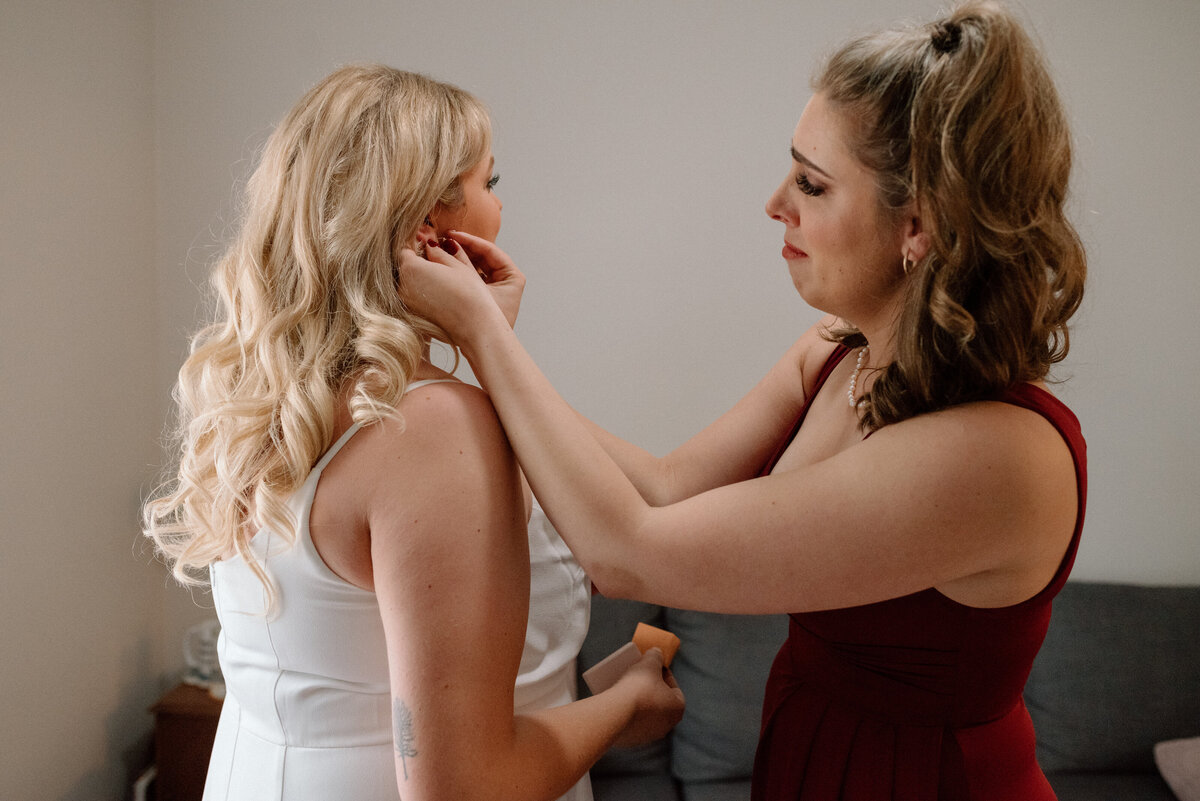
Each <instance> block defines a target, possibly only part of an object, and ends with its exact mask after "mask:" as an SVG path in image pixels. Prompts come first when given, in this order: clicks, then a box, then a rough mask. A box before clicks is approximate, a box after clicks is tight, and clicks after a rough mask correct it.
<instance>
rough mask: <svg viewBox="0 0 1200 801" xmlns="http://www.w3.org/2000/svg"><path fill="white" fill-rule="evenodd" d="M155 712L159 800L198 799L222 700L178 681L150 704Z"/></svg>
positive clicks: (215, 734) (215, 732) (195, 800)
mask: <svg viewBox="0 0 1200 801" xmlns="http://www.w3.org/2000/svg"><path fill="white" fill-rule="evenodd" d="M150 711H151V712H153V713H154V758H155V762H156V764H157V766H158V777H157V778H156V779H155V781H154V785H155V787H156V788H157V790H156V794H155V798H157V799H158V801H200V797H201V796H202V795H203V793H204V777H205V775H206V774H207V773H208V758H209V756H210V755H211V754H212V746H213V740H214V739H215V738H216V736H217V719H218V718H219V717H220V716H221V701H220V700H218V699H216V698H213V697H212V695H211V694H209V692H208V690H206V689H205V688H203V687H194V686H192V685H190V684H180V685H179V686H178V687H176V688H175V689H173V690H171V691H170V692H169V693H167V694H166V695H164V696H163V697H162V698H160V699H159V700H158V702H157V703H156V704H155V705H154V706H152V707H150Z"/></svg>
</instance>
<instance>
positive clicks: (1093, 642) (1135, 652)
mask: <svg viewBox="0 0 1200 801" xmlns="http://www.w3.org/2000/svg"><path fill="white" fill-rule="evenodd" d="M1198 633H1200V587H1144V586H1136V585H1129V584H1108V583H1098V582H1082V581H1081V582H1068V583H1067V585H1066V587H1064V588H1063V590H1062V592H1061V593H1060V594H1059V596H1058V598H1056V599H1055V601H1054V609H1053V614H1052V616H1051V619H1050V628H1049V631H1048V632H1047V635H1046V641H1045V643H1044V644H1043V646H1042V649H1041V652H1040V653H1039V654H1038V656H1037V659H1036V660H1035V661H1034V664H1033V670H1032V672H1031V673H1030V676H1029V681H1028V683H1027V684H1026V687H1025V702H1026V704H1027V705H1028V707H1029V713H1030V715H1031V716H1032V717H1033V723H1034V729H1035V731H1036V732H1037V740H1038V743H1037V750H1038V761H1039V762H1040V763H1041V765H1042V768H1043V769H1044V770H1045V771H1046V772H1047V773H1053V772H1059V771H1065V772H1080V771H1111V772H1134V771H1146V772H1152V771H1154V770H1155V766H1154V756H1153V748H1154V744H1155V743H1157V742H1160V741H1162V740H1169V739H1175V738H1181V737H1187V736H1189V735H1194V734H1195V733H1196V731H1195V730H1196V725H1197V721H1200V636H1198ZM1155 778H1157V777H1155ZM1109 797H1117V796H1109Z"/></svg>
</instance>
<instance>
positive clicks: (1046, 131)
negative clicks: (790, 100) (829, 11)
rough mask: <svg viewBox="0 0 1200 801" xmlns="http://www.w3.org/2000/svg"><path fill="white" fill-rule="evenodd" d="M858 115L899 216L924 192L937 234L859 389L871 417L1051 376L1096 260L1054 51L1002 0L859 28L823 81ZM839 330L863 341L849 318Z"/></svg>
mask: <svg viewBox="0 0 1200 801" xmlns="http://www.w3.org/2000/svg"><path fill="white" fill-rule="evenodd" d="M813 88H814V90H815V91H817V92H819V93H821V94H822V95H823V96H824V97H825V98H826V99H827V100H828V101H829V102H830V103H831V105H832V107H833V108H834V110H835V111H836V112H838V113H839V116H840V117H841V119H842V120H843V121H844V122H845V123H847V126H846V130H847V131H848V132H849V136H850V140H851V141H850V149H851V152H853V153H854V154H855V155H856V156H857V157H858V159H859V160H860V161H861V162H862V163H863V164H864V165H865V166H866V167H868V168H869V169H870V170H872V171H873V172H874V173H875V175H876V176H877V180H878V186H879V199H880V203H881V204H882V206H883V208H884V209H885V210H887V212H888V213H889V214H891V215H892V219H894V220H896V221H899V220H900V218H901V215H902V214H903V213H904V210H905V209H906V208H907V207H909V205H910V203H912V202H913V201H915V202H916V206H917V209H918V214H919V215H920V217H921V220H922V224H923V226H924V228H925V230H926V231H927V232H928V233H929V235H930V238H931V247H930V250H929V253H928V254H927V255H926V256H925V257H924V258H923V259H921V260H920V261H918V262H917V263H915V264H913V265H912V266H911V267H910V268H909V270H908V272H909V274H908V276H907V279H906V282H907V285H906V289H905V297H904V301H903V306H902V310H901V312H900V318H899V322H898V326H897V334H896V343H895V344H896V360H895V361H894V362H893V363H892V364H890V365H888V366H887V367H886V368H884V369H883V371H882V372H881V373H880V375H879V376H877V378H876V381H875V383H874V385H873V386H872V388H871V392H870V393H869V394H868V395H867V396H866V397H864V399H863V401H862V403H861V406H860V413H861V414H862V419H863V425H864V427H866V428H868V429H872V430H873V429H877V428H879V427H881V426H885V425H888V424H889V423H896V422H899V421H901V420H905V419H908V418H910V417H914V416H916V415H919V414H923V413H925V412H930V411H935V410H937V409H942V408H945V407H948V406H951V405H954V404H959V403H967V402H970V401H975V400H982V399H987V398H993V397H996V396H998V395H999V394H1001V393H1002V392H1003V391H1004V390H1006V389H1008V388H1010V387H1012V386H1013V385H1015V384H1017V383H1020V382H1025V381H1036V380H1040V379H1044V378H1046V377H1047V375H1048V373H1049V370H1050V367H1051V365H1053V364H1055V363H1057V362H1059V361H1061V360H1062V359H1063V358H1064V357H1065V356H1066V355H1067V350H1068V348H1069V341H1070V340H1069V334H1068V328H1067V321H1068V320H1069V319H1070V318H1071V316H1072V315H1073V314H1074V313H1075V311H1076V310H1077V309H1078V307H1079V304H1080V301H1081V300H1082V296H1083V286H1084V278H1085V275H1086V272H1087V262H1086V257H1085V254H1084V250H1083V245H1082V243H1081V241H1080V239H1079V236H1078V234H1077V233H1076V231H1075V228H1074V226H1072V224H1071V223H1070V221H1069V220H1068V219H1067V217H1066V213H1065V210H1064V204H1065V202H1066V199H1067V186H1068V179H1069V177H1070V172H1071V135H1070V130H1069V126H1068V125H1067V120H1066V116H1065V114H1064V112H1063V109H1062V104H1061V102H1060V100H1059V97H1058V92H1057V90H1056V89H1055V86H1054V82H1053V80H1052V79H1051V77H1050V74H1049V71H1048V69H1047V67H1046V64H1045V62H1044V61H1043V58H1042V56H1041V54H1040V52H1039V51H1038V48H1037V47H1036V46H1035V44H1034V43H1033V41H1032V40H1031V39H1030V37H1029V35H1028V34H1027V33H1026V32H1025V30H1024V29H1023V28H1022V26H1021V24H1020V22H1019V21H1018V20H1017V19H1016V18H1015V17H1014V16H1013V15H1012V13H1011V12H1009V11H1007V10H1006V9H1005V8H1003V7H1002V6H1000V5H998V4H996V3H993V2H986V1H985V2H966V3H963V4H961V5H959V6H957V7H956V8H955V9H954V10H953V11H951V12H950V13H948V14H947V15H946V16H944V17H943V18H941V19H939V20H936V21H934V22H931V23H928V24H925V25H920V26H911V27H905V28H900V29H895V30H890V31H885V32H882V33H877V34H872V35H868V36H864V37H861V38H858V39H854V40H852V41H850V42H849V43H847V44H846V45H844V46H843V47H842V48H841V49H840V50H838V51H837V52H836V53H835V54H834V55H833V56H832V57H831V58H830V59H829V61H828V62H827V64H826V66H825V68H824V70H823V71H822V72H821V73H820V74H819V75H818V76H817V78H816V79H815V80H814V81H813ZM831 335H832V337H833V338H834V339H837V340H839V341H841V342H843V343H844V344H846V345H848V346H851V347H855V346H858V345H862V344H865V340H864V338H863V337H862V335H861V334H860V333H859V332H857V331H855V330H853V329H842V330H839V331H835V332H832V334H831Z"/></svg>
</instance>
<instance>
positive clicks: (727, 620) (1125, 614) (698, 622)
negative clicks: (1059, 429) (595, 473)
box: [579, 582, 1200, 801]
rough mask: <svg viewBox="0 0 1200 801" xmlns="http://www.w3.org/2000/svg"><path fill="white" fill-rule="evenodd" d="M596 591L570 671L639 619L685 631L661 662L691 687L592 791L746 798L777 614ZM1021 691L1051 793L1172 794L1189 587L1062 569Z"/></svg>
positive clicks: (1192, 605)
mask: <svg viewBox="0 0 1200 801" xmlns="http://www.w3.org/2000/svg"><path fill="white" fill-rule="evenodd" d="M593 601H594V603H593V609H592V624H591V630H590V631H589V634H588V638H587V641H586V642H585V643H584V647H583V650H582V652H581V653H580V665H579V669H580V671H581V672H582V671H583V670H586V669H587V668H588V667H590V666H591V665H593V664H595V663H596V662H598V661H600V660H601V659H603V658H604V657H605V656H607V655H608V654H609V653H611V652H612V651H614V650H616V649H617V648H618V647H620V646H621V645H622V644H623V643H625V642H628V640H629V638H630V636H631V635H632V633H633V630H634V628H635V627H636V625H637V623H638V621H645V622H647V623H650V624H652V625H655V626H659V627H660V628H665V629H668V630H670V631H673V632H675V633H676V634H677V635H678V636H679V637H680V639H681V640H682V645H681V646H680V650H679V653H678V655H677V656H676V657H675V662H674V664H673V666H672V668H673V670H674V673H675V676H676V679H677V680H678V682H679V685H680V687H682V688H683V690H684V693H685V694H686V695H687V698H688V708H687V711H686V713H685V714H684V717H683V720H682V722H680V724H679V726H678V727H676V729H675V730H674V731H673V732H672V734H671V735H670V736H669V737H668V738H667V739H666V740H664V741H662V742H659V743H655V744H653V745H651V746H645V747H641V748H636V749H613V750H612V751H610V752H609V753H608V754H607V755H606V756H605V757H604V758H603V759H602V760H601V761H600V762H598V763H597V764H596V766H595V767H594V768H593V770H592V786H593V788H594V792H595V797H596V801H746V800H747V799H748V798H749V797H750V771H751V768H752V766H753V761H754V747H755V743H756V740H757V737H758V726H759V719H760V712H761V705H762V694H763V685H764V682H765V680H766V675H767V672H768V670H769V669H770V665H771V661H772V659H773V658H774V656H775V653H776V651H777V650H778V649H779V645H780V644H781V643H782V642H783V640H784V638H785V637H786V635H787V618H786V617H784V616H782V615H775V616H764V617H757V616H734V615H712V614H704V613H697V612H685V611H680V610H676V609H666V608H662V607H657V606H651V605H648V604H641V603H635V602H631V601H614V600H612V599H608V598H603V597H601V596H596V597H595V598H594V599H593ZM580 687H581V689H580V693H581V696H582V695H586V694H587V689H586V688H585V687H583V685H582V683H581V685H580ZM1025 698H1026V703H1027V705H1028V706H1029V710H1030V714H1031V715H1032V716H1033V720H1034V726H1035V728H1036V729H1037V732H1038V760H1039V762H1040V763H1041V764H1042V767H1043V768H1044V769H1045V770H1046V772H1047V775H1048V776H1049V778H1050V782H1051V784H1052V785H1053V786H1054V789H1055V791H1056V793H1057V794H1058V796H1059V798H1060V800H1061V801H1082V800H1083V799H1087V800H1088V801H1094V800H1095V799H1121V801H1141V800H1142V799H1145V801H1151V800H1156V801H1157V800H1159V799H1161V801H1172V799H1175V795H1173V794H1172V792H1171V789H1170V787H1168V785H1167V784H1166V782H1164V780H1163V779H1162V778H1161V776H1160V775H1159V770H1158V767H1157V766H1156V764H1155V757H1154V746H1155V744H1156V743H1159V742H1162V741H1166V740H1178V739H1181V738H1189V737H1200V587H1140V586H1133V585H1126V584H1104V583H1089V582H1070V583H1068V585H1067V587H1066V588H1065V589H1064V590H1063V592H1062V593H1061V594H1060V595H1059V597H1058V599H1057V600H1056V601H1055V606H1054V614H1053V616H1052V619H1051V624H1050V631H1049V633H1048V634H1047V637H1046V642H1045V645H1044V646H1043V648H1042V651H1041V653H1040V654H1039V655H1038V658H1037V661H1036V662H1035V664H1034V667H1033V671H1032V673H1031V674H1030V677H1029V682H1028V684H1027V686H1026V693H1025ZM1197 743H1198V744H1200V740H1197ZM1197 758H1198V759H1200V752H1198V757H1197Z"/></svg>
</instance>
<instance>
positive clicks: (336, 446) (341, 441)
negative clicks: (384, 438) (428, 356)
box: [312, 378, 458, 475]
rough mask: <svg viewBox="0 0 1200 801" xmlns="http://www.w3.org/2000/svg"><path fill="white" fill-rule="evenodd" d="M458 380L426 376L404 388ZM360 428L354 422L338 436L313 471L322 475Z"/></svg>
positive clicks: (410, 390) (449, 382) (409, 389)
mask: <svg viewBox="0 0 1200 801" xmlns="http://www.w3.org/2000/svg"><path fill="white" fill-rule="evenodd" d="M457 381H458V379H457V378H426V379H424V380H422V381H413V382H412V383H411V384H409V385H408V386H407V387H405V388H404V394H405V395H407V394H408V393H410V392H412V391H413V390H414V389H420V388H421V387H424V386H428V385H429V384H452V383H455V382H457ZM360 428H362V423H354V424H353V425H351V426H350V427H349V428H347V429H346V432H345V433H344V434H342V435H341V436H340V437H338V440H337V442H335V443H333V444H332V445H330V446H329V450H327V451H325V455H323V456H322V457H321V458H320V460H318V461H317V463H316V464H315V465H313V469H312V472H313V473H315V474H317V475H320V474H321V471H322V470H324V469H325V466H326V465H328V464H329V463H330V462H331V461H332V460H333V457H335V456H337V453H338V451H340V450H341V449H342V446H344V445H345V444H346V443H347V442H349V441H350V438H351V437H353V436H354V435H355V434H357V433H358V430H359V429H360Z"/></svg>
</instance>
